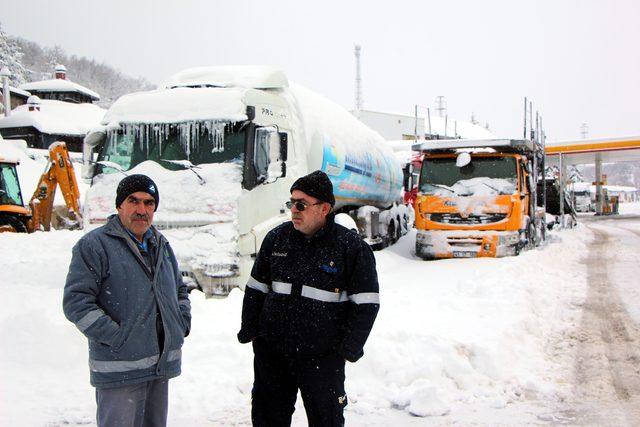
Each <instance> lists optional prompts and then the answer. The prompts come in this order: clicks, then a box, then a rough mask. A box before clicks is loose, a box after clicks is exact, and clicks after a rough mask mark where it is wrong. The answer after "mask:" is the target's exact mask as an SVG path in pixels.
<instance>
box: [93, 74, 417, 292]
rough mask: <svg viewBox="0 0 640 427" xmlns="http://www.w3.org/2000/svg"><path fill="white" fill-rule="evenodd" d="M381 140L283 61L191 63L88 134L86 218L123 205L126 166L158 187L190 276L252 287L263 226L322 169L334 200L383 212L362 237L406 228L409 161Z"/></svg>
mask: <svg viewBox="0 0 640 427" xmlns="http://www.w3.org/2000/svg"><path fill="white" fill-rule="evenodd" d="M346 145H348V146H346ZM383 145H384V140H383V139H382V137H380V136H379V135H378V134H376V133H375V132H373V131H371V130H370V129H368V128H366V126H364V125H363V124H361V123H360V122H359V121H357V120H356V119H355V118H353V117H352V116H351V115H350V114H349V113H348V112H346V110H344V109H343V108H341V107H339V106H336V105H335V104H333V103H331V102H330V101H327V100H326V99H324V98H322V97H319V96H318V95H316V94H313V93H312V92H310V91H308V90H306V89H304V88H301V87H299V86H291V87H290V86H289V82H288V80H287V78H286V76H285V75H284V73H283V72H282V71H280V70H277V69H273V68H271V67H203V68H194V69H191V70H186V71H183V72H181V73H178V74H176V75H175V76H173V77H172V78H171V79H170V80H169V81H168V82H167V83H166V84H164V85H163V87H162V88H161V89H158V90H154V91H149V92H140V93H134V94H130V95H126V96H123V97H122V98H120V99H119V100H118V101H116V102H115V103H114V104H113V106H112V107H111V108H110V109H109V111H108V112H107V114H106V115H105V118H104V120H103V127H102V128H100V129H96V130H95V131H94V132H91V133H90V134H88V135H87V137H86V138H85V146H84V152H83V154H84V156H83V157H84V159H85V171H84V173H83V175H84V176H85V177H86V178H87V179H90V180H91V188H90V189H89V191H88V193H87V200H86V202H85V204H84V206H85V210H86V212H85V214H84V218H85V225H86V228H91V227H92V226H97V225H99V224H102V223H104V222H105V221H106V220H107V217H108V216H109V215H110V214H111V213H114V212H115V206H114V198H115V189H116V186H117V184H118V182H119V181H120V180H121V179H122V177H123V176H124V175H123V173H125V174H134V173H143V174H146V175H148V176H150V177H151V178H152V179H153V180H154V181H155V182H156V184H157V185H158V188H159V193H160V204H159V209H158V212H156V215H155V217H154V224H155V226H156V227H158V228H159V229H161V230H163V234H164V235H165V236H166V237H167V239H168V240H169V242H170V244H171V245H172V247H173V249H174V251H175V253H176V256H177V258H178V262H179V264H180V269H181V271H182V274H183V277H185V279H186V280H188V281H189V282H190V284H191V286H193V287H198V288H200V289H202V290H203V291H204V292H205V293H206V294H207V295H226V294H227V293H228V292H229V291H230V289H231V288H233V287H241V288H243V287H244V284H245V283H246V280H247V278H248V275H249V273H250V270H251V266H252V263H253V257H254V256H255V254H256V253H257V251H258V249H259V248H260V245H261V243H262V240H263V238H264V236H265V235H266V233H267V232H268V231H269V230H271V229H272V228H273V227H275V226H276V225H279V224H281V223H283V222H285V221H288V220H289V218H290V213H289V212H288V211H287V210H286V209H285V206H284V204H285V202H286V200H287V199H288V197H289V188H290V187H291V185H292V184H293V182H294V180H295V179H297V178H298V177H300V176H302V175H305V174H307V173H309V172H311V171H313V170H316V169H322V170H324V171H325V172H327V173H328V174H329V176H330V178H331V180H332V182H333V184H334V189H335V192H336V200H337V203H336V209H347V208H349V207H351V208H353V209H356V210H357V209H358V208H362V207H363V206H364V205H367V204H369V205H372V206H371V207H367V209H363V212H364V214H365V216H367V217H368V218H371V217H375V218H376V219H377V220H378V221H377V222H374V223H373V224H372V222H371V221H363V223H365V224H368V225H369V227H368V229H367V230H368V231H369V233H365V237H368V238H370V240H373V241H375V240H376V239H381V234H382V235H383V236H382V237H384V234H386V233H373V232H371V230H374V231H377V230H378V229H382V230H383V232H386V231H387V230H389V229H390V228H393V227H395V228H393V229H394V230H396V229H406V223H403V224H402V225H399V223H398V221H397V220H398V219H399V218H400V217H403V218H404V217H406V216H405V215H402V213H401V212H400V211H399V210H398V209H397V206H396V204H395V203H396V200H397V201H401V185H402V177H401V171H400V166H399V164H398V165H396V164H395V163H393V162H392V161H391V160H387V157H391V156H387V153H386V151H384V147H382V146H383ZM392 208H396V209H392ZM353 209H352V210H351V211H348V212H350V213H351V212H353ZM374 214H375V215H374ZM392 215H393V216H392ZM354 216H356V215H354ZM391 224H393V227H390V225H391ZM396 224H398V225H396ZM359 225H360V224H359ZM394 237H395V236H394Z"/></svg>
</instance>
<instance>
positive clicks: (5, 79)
mask: <svg viewBox="0 0 640 427" xmlns="http://www.w3.org/2000/svg"><path fill="white" fill-rule="evenodd" d="M0 77H1V78H2V100H3V104H4V115H5V117H9V116H10V115H11V90H10V89H9V77H11V72H10V71H9V68H8V67H2V70H0Z"/></svg>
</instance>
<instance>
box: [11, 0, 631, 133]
mask: <svg viewBox="0 0 640 427" xmlns="http://www.w3.org/2000/svg"><path fill="white" fill-rule="evenodd" d="M0 22H1V23H2V25H3V28H4V30H5V32H7V33H8V34H10V35H14V36H20V37H23V38H26V39H29V40H32V41H35V42H37V43H39V44H41V45H45V46H54V45H59V46H61V47H62V48H63V49H64V50H65V51H66V52H67V53H69V54H76V55H80V56H87V57H91V58H95V59H96V60H98V61H103V62H105V63H107V64H109V65H112V66H114V67H116V68H118V69H119V70H120V71H122V72H124V73H126V74H129V75H132V76H142V77H145V78H147V79H149V80H150V81H152V82H154V83H160V82H162V81H163V80H164V79H165V78H166V77H168V76H170V75H171V74H173V73H175V72H177V71H180V70H181V69H184V68H189V67H195V66H202V65H238V64H245V65H251V64H269V65H275V66H279V67H281V68H282V69H284V70H285V72H286V73H287V75H288V77H289V79H290V80H293V81H296V82H298V83H301V84H303V85H305V86H307V87H309V88H311V89H313V90H315V91H317V92H319V93H321V94H323V95H325V96H326V97H328V98H330V99H332V100H334V101H336V102H338V103H339V104H341V105H343V106H345V107H347V108H349V109H352V108H353V106H354V98H355V96H354V92H355V89H354V88H355V59H354V53H353V50H354V45H355V44H356V43H358V44H360V45H362V76H363V95H364V96H363V97H364V107H365V109H372V110H381V111H392V112H403V113H411V114H413V109H414V105H415V104H419V105H421V106H424V108H423V107H420V112H421V114H423V115H424V114H426V107H431V108H432V109H433V107H434V103H435V98H436V96H438V95H443V96H445V97H446V100H447V104H448V113H449V116H450V117H453V118H457V119H461V120H469V118H470V116H471V113H472V112H474V113H475V116H476V118H477V119H478V120H479V121H481V122H482V123H485V122H488V123H489V125H490V127H491V130H492V131H493V132H494V133H496V134H497V135H498V136H505V137H520V136H521V135H522V126H523V125H522V116H523V107H522V104H523V97H524V96H528V97H530V98H531V99H532V100H533V102H534V109H537V110H539V111H540V113H541V114H542V116H543V117H544V124H545V129H546V131H547V135H548V137H549V138H550V139H553V140H561V139H577V138H580V126H581V124H582V123H583V122H586V123H587V124H588V128H589V136H590V137H615V136H632V135H640V83H639V79H640V50H639V49H638V44H639V42H640V25H638V23H639V22H640V1H638V0H582V1H580V0H573V1H567V0H555V1H554V0H550V1H548V0H537V1H517V0H511V1H508V0H505V1H498V0H495V1H494V0H482V1H479V0H460V1H445V0H440V1H431V0H428V1H427V0H424V1H419V0H414V1H404V0H385V1H372V0H369V1H349V0H341V1H334V0H322V1H313V2H309V1H304V0H298V1H275V0H273V1H269V0H266V1H246V0H229V1H226V2H222V1H195V0H193V1H190V0H181V1H167V0H145V1H141V0H110V1H94V0H58V1H51V0H0Z"/></svg>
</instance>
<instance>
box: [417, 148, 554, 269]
mask: <svg viewBox="0 0 640 427" xmlns="http://www.w3.org/2000/svg"><path fill="white" fill-rule="evenodd" d="M414 149H418V150H420V151H421V152H422V153H423V155H422V166H421V170H420V178H419V185H418V196H417V198H416V201H415V204H414V207H415V216H416V218H415V224H416V229H417V237H416V254H417V255H418V256H420V257H422V258H425V259H435V258H457V257H463V258H469V257H502V256H508V255H517V254H518V253H519V252H520V250H521V249H522V248H523V247H524V246H526V245H528V244H529V245H533V244H535V242H537V240H538V239H537V233H538V231H537V230H541V229H543V225H541V223H540V222H541V221H542V220H543V215H542V212H537V211H536V209H535V200H533V198H534V197H535V196H534V193H535V192H533V191H532V188H535V186H534V184H533V183H534V182H536V179H537V173H536V169H539V164H541V154H540V153H541V150H536V148H535V144H534V143H532V142H531V141H520V140H478V141H468V140H467V141H464V140H451V141H433V142H427V143H424V144H419V145H416V146H414ZM536 156H537V158H536ZM534 160H537V161H534Z"/></svg>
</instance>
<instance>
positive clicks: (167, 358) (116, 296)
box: [63, 215, 191, 388]
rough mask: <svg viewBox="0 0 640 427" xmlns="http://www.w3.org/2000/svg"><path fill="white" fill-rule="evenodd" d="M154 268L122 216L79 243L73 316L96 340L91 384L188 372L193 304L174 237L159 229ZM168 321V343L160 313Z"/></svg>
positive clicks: (69, 311) (68, 293) (71, 294)
mask: <svg viewBox="0 0 640 427" xmlns="http://www.w3.org/2000/svg"><path fill="white" fill-rule="evenodd" d="M152 230H153V232H154V236H155V239H156V241H157V246H156V250H157V253H156V256H155V257H154V258H155V259H156V264H155V267H154V269H153V272H154V274H152V272H151V270H150V269H149V268H147V266H146V265H145V262H144V260H143V259H142V256H141V255H140V252H139V251H138V250H137V248H136V246H135V243H134V242H133V241H132V240H131V238H130V237H129V236H128V235H127V233H126V231H125V229H124V228H123V226H122V224H121V223H120V220H119V219H118V217H117V216H116V215H114V216H112V217H110V219H109V221H108V222H107V224H105V225H104V226H102V227H100V228H98V229H96V230H93V231H91V232H89V233H88V234H86V235H85V236H83V237H82V238H81V239H80V240H79V241H78V242H77V243H76V245H75V246H74V248H73V254H72V258H71V265H70V266H69V273H68V275H67V281H66V285H65V288H64V298H63V309H64V313H65V316H66V317H67V319H69V320H70V321H71V322H73V323H74V324H75V325H76V326H77V328H78V329H79V330H80V331H81V332H82V333H83V334H84V335H85V336H86V337H87V338H88V340H89V368H90V373H91V384H92V385H94V386H96V387H103V388H107V387H117V386H122V385H127V384H133V383H137V382H143V381H148V380H150V379H155V378H160V377H166V378H171V377H175V376H177V375H179V374H180V363H181V347H182V343H183V341H184V337H185V336H187V335H188V333H189V329H190V327H191V305H190V303H189V295H188V291H187V287H186V286H185V285H184V284H183V282H182V276H181V274H180V269H179V268H178V263H177V260H176V258H175V255H174V253H173V250H172V249H171V247H170V246H169V243H168V242H167V240H166V239H165V238H164V236H162V235H161V234H160V233H159V232H157V231H156V230H155V229H154V228H152ZM158 313H159V315H160V317H161V319H162V323H161V324H162V325H163V331H164V346H163V347H164V348H163V349H160V346H159V343H158V331H157V330H156V324H159V323H157V322H156V318H157V315H158Z"/></svg>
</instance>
